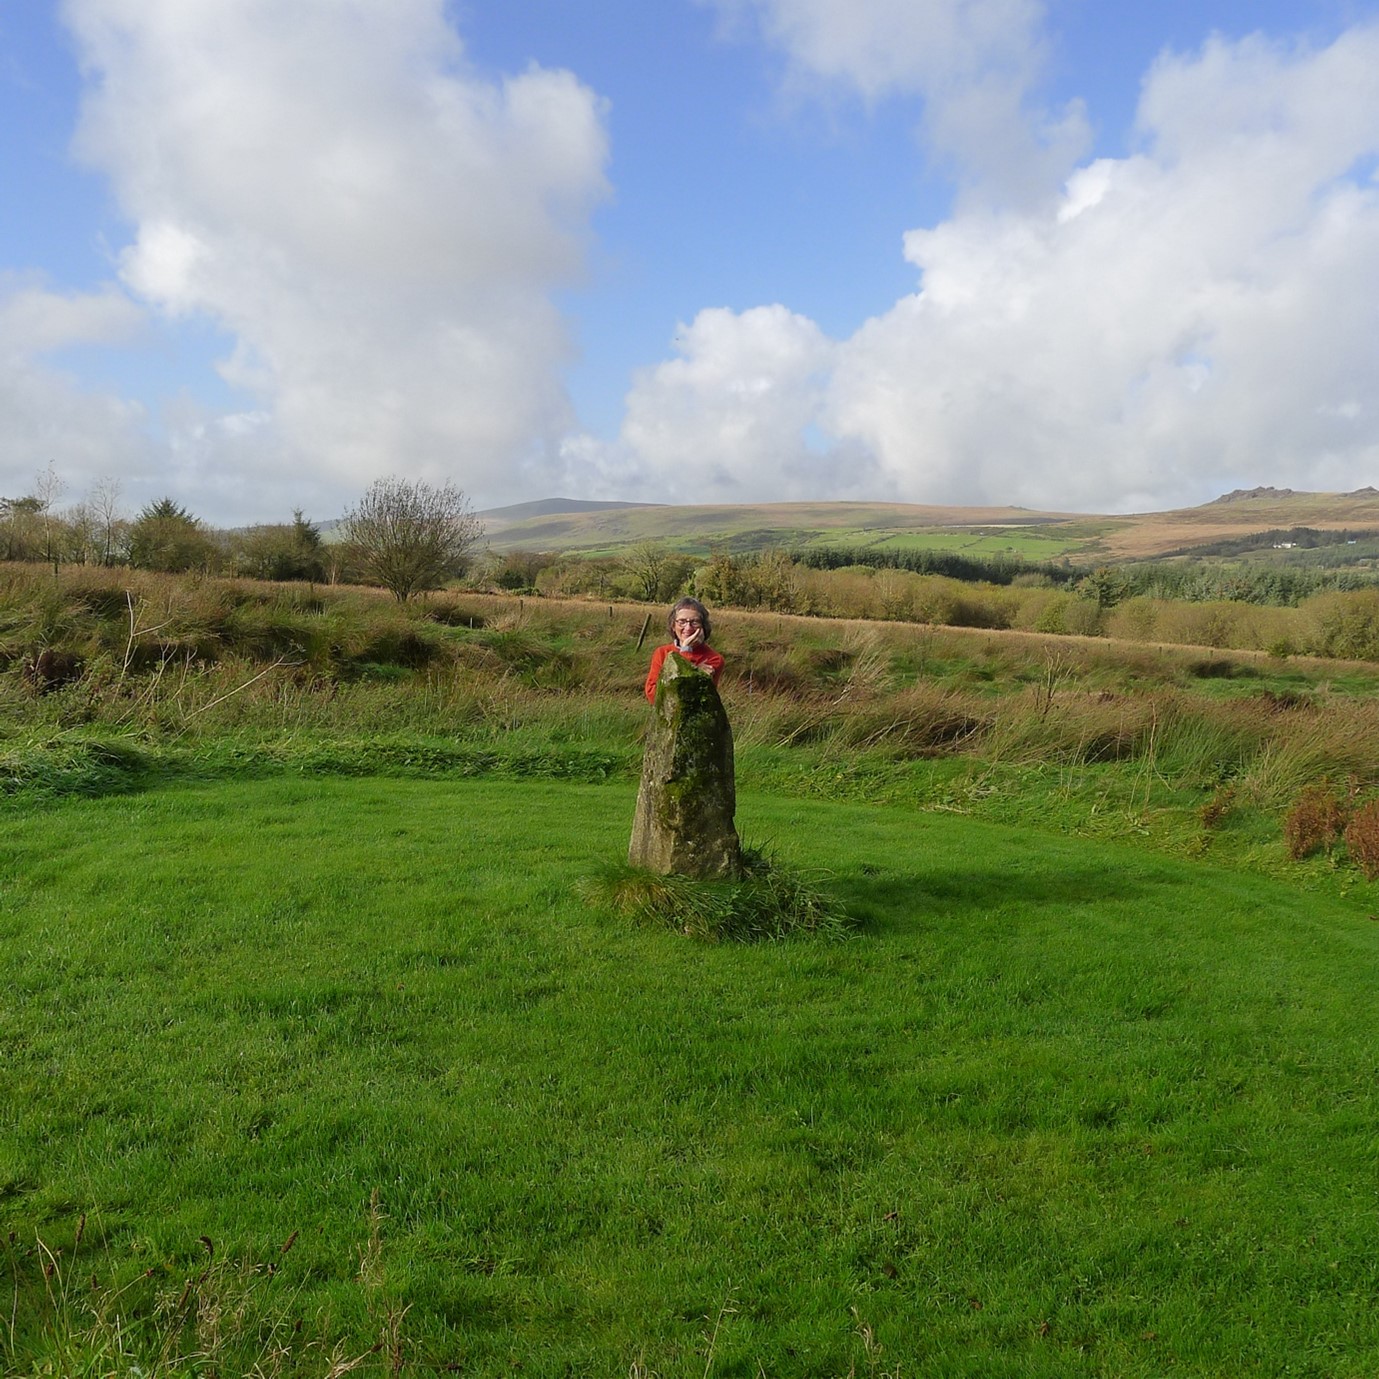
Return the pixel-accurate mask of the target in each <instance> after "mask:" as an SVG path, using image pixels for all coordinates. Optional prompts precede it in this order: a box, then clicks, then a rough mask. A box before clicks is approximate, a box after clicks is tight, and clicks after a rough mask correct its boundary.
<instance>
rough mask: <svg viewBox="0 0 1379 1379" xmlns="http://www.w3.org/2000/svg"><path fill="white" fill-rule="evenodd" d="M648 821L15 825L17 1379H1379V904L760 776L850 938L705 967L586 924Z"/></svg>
mask: <svg viewBox="0 0 1379 1379" xmlns="http://www.w3.org/2000/svg"><path fill="white" fill-rule="evenodd" d="M631 807H632V792H631V789H630V787H628V786H627V785H626V784H617V785H607V786H592V785H591V786H584V785H572V784H568V783H561V782H542V781H529V782H512V781H506V782H499V781H493V780H482V779H480V780H470V781H426V780H391V779H384V778H374V779H362V780H353V779H352V780H341V779H303V778H300V777H298V778H279V779H266V780H255V781H239V782H222V783H209V784H205V785H201V786H190V785H183V786H168V787H165V788H162V789H159V790H156V791H151V792H148V793H144V794H133V795H127V796H122V797H112V798H107V799H97V800H68V801H65V802H60V803H56V804H48V805H43V806H42V807H34V808H31V809H28V810H25V809H23V808H20V807H14V806H11V807H8V808H7V809H6V812H5V814H4V817H3V825H4V828H3V839H2V840H0V963H2V964H3V970H4V973H5V983H4V986H3V988H0V1046H2V1047H3V1049H4V1051H5V1057H4V1060H3V1063H2V1064H0V1238H5V1237H7V1238H8V1244H6V1245H5V1246H4V1247H3V1248H4V1266H5V1269H6V1271H7V1274H8V1275H9V1283H8V1287H9V1290H10V1291H11V1293H12V1304H11V1301H10V1300H7V1305H6V1307H5V1309H4V1310H5V1314H6V1318H5V1324H4V1325H0V1369H3V1370H4V1372H5V1373H31V1372H33V1373H72V1374H76V1373H112V1374H133V1373H134V1369H133V1366H134V1365H136V1364H137V1365H138V1366H139V1368H140V1371H141V1372H142V1373H143V1374H145V1375H148V1374H152V1373H165V1374H169V1375H171V1374H179V1375H180V1374H192V1373H210V1372H212V1370H214V1371H215V1372H218V1373H221V1374H225V1375H230V1374H239V1373H249V1372H251V1371H252V1369H253V1366H257V1367H258V1371H257V1372H262V1373H271V1372H282V1373H293V1374H295V1373H301V1374H327V1373H330V1372H332V1366H334V1367H335V1372H337V1373H342V1372H344V1371H343V1370H342V1369H340V1366H341V1365H342V1364H345V1363H348V1362H349V1361H350V1360H352V1359H355V1358H360V1357H363V1359H362V1362H361V1365H360V1367H359V1370H357V1371H355V1372H367V1371H370V1370H372V1371H374V1372H379V1371H387V1370H397V1369H399V1368H400V1369H401V1370H402V1371H403V1372H419V1373H420V1372H430V1371H434V1370H446V1369H447V1368H448V1369H451V1370H452V1371H453V1372H458V1373H464V1374H473V1375H497V1374H500V1373H501V1374H512V1373H521V1374H523V1375H541V1376H547V1375H550V1376H555V1375H567V1374H577V1375H583V1374H590V1375H595V1374H597V1375H621V1374H639V1375H644V1376H645V1375H651V1374H657V1375H661V1376H681V1375H694V1376H702V1375H707V1374H712V1375H717V1376H727V1375H741V1376H756V1375H759V1374H765V1375H770V1376H777V1375H801V1376H804V1375H810V1376H815V1375H818V1376H830V1375H837V1376H843V1375H848V1374H850V1373H856V1374H876V1375H882V1374H885V1375H895V1374H905V1375H918V1374H924V1375H970V1376H983V1377H984V1379H985V1377H986V1376H993V1375H1011V1376H1050V1379H1052V1377H1053V1376H1065V1375H1107V1376H1112V1375H1114V1376H1120V1375H1129V1376H1138V1375H1143V1376H1150V1375H1162V1374H1166V1373H1174V1374H1182V1375H1223V1376H1224V1375H1231V1376H1236V1375H1242V1374H1251V1375H1254V1374H1259V1375H1265V1374H1284V1373H1287V1374H1293V1375H1316V1376H1327V1379H1333V1377H1335V1376H1361V1375H1371V1374H1373V1373H1374V1372H1375V1371H1376V1369H1379V1307H1376V1303H1379V1254H1377V1253H1376V1251H1375V1249H1374V1241H1375V1239H1376V1235H1377V1234H1379V1174H1377V1173H1376V1170H1377V1169H1379V1129H1377V1128H1376V1127H1379V1031H1377V1030H1376V1021H1375V1019H1374V991H1375V989H1376V984H1377V979H1379V923H1376V922H1375V921H1374V917H1373V916H1372V914H1371V910H1370V906H1371V905H1372V904H1373V902H1374V897H1373V894H1372V890H1371V888H1370V887H1368V886H1361V887H1359V888H1358V889H1357V890H1356V891H1355V892H1354V893H1353V894H1352V896H1351V897H1350V898H1342V897H1337V896H1322V895H1317V894H1309V895H1302V894H1299V893H1298V892H1297V891H1295V890H1293V889H1290V888H1289V887H1287V886H1286V885H1284V884H1281V883H1278V882H1275V881H1272V880H1270V879H1268V878H1265V877H1260V876H1255V875H1246V874H1243V873H1237V872H1231V871H1223V870H1214V869H1212V868H1210V867H1207V866H1205V865H1203V864H1200V863H1187V862H1182V861H1179V860H1176V859H1172V858H1165V857H1153V856H1148V855H1146V854H1144V853H1142V852H1137V851H1135V850H1133V849H1132V848H1130V847H1125V846H1120V845H1117V844H1115V843H1111V842H1103V841H1096V842H1089V841H1086V840H1075V839H1066V840H1065V839H1061V838H1057V837H1051V836H1049V835H1047V834H1044V833H1040V832H1036V831H1033V830H1027V829H1020V828H1000V827H995V826H992V825H984V824H979V823H976V822H973V821H971V820H969V819H965V818H962V817H959V816H956V815H951V814H942V813H939V814H923V815H921V814H918V813H915V812H913V811H910V810H905V809H900V808H892V809H883V808H878V807H868V806H862V805H858V806H849V805H840V804H834V803H825V802H809V801H786V800H781V799H775V798H768V797H762V796H755V795H751V794H748V795H747V796H745V797H744V798H743V800H742V801H741V804H740V809H739V822H740V824H741V825H742V827H743V829H744V832H745V834H746V836H747V837H748V838H749V839H750V840H752V841H755V842H758V843H763V842H764V843H767V844H770V845H772V846H774V848H775V850H776V851H777V853H778V855H779V856H780V857H781V858H782V859H784V860H786V861H790V862H793V863H797V864H809V865H816V866H820V867H824V868H827V869H828V871H829V872H831V873H832V881H831V882H830V884H831V886H832V887H833V888H834V889H835V890H836V892H837V893H838V894H840V895H841V896H842V897H843V898H844V899H845V900H846V901H847V903H848V904H849V906H850V907H851V908H852V910H853V911H854V912H855V913H856V914H857V915H858V916H859V917H861V918H862V919H863V920H864V921H865V927H864V929H863V931H862V933H861V934H860V935H859V936H858V937H856V938H854V939H852V940H850V941H848V942H843V943H823V942H818V941H809V940H801V941H793V942H787V943H781V944H776V945H761V946H752V947H746V946H732V945H724V946H710V945H704V944H696V943H691V942H689V941H687V940H685V939H683V938H682V937H681V936H679V935H677V934H674V933H671V932H667V931H661V930H656V929H633V928H630V927H628V925H627V924H626V923H625V922H623V921H619V920H614V919H611V918H609V917H607V916H604V915H600V914H598V913H596V912H594V911H592V910H590V909H589V908H587V907H586V906H585V905H584V904H583V903H581V902H580V900H579V899H578V898H577V896H576V894H575V890H574V884H575V882H576V881H577V879H578V878H579V877H581V876H585V875H588V874H590V873H591V872H593V871H594V870H596V869H597V868H598V867H599V866H600V865H601V864H603V863H604V862H605V861H608V860H610V859H616V858H617V857H618V856H619V855H620V854H621V852H622V851H623V849H624V847H625V844H626V836H627V826H628V823H629V820H630V815H631ZM83 1214H84V1215H85V1218H86V1224H85V1226H84V1228H83V1227H81V1225H80V1223H81V1220H82V1217H83ZM79 1233H80V1236H81V1239H80V1241H79V1242H77V1239H76V1238H77V1236H78V1234H79ZM201 1237H204V1240H202V1239H200V1238H201ZM289 1241H290V1242H291V1244H290V1248H289V1249H288V1250H287V1251H286V1252H283V1247H284V1245H287V1244H288V1242H289ZM270 1266H271V1270H270ZM45 1273H46V1275H47V1276H46V1277H45ZM298 1323H300V1326H298ZM375 1345H378V1346H379V1349H378V1350H377V1351H376V1352H374V1353H372V1354H367V1352H369V1351H370V1348H371V1347H373V1346H375ZM198 1357H199V1358H198Z"/></svg>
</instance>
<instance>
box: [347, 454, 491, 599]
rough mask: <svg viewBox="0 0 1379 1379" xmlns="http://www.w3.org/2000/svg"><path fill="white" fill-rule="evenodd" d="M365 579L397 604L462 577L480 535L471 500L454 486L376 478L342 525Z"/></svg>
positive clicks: (481, 529) (479, 522) (481, 532)
mask: <svg viewBox="0 0 1379 1379" xmlns="http://www.w3.org/2000/svg"><path fill="white" fill-rule="evenodd" d="M341 528H342V530H343V532H344V537H345V540H346V541H347V542H349V544H350V546H351V547H352V548H353V551H354V556H355V560H356V562H357V564H358V566H359V569H360V572H361V573H362V574H363V575H364V576H365V578H367V579H370V580H372V581H373V582H374V583H375V584H381V585H382V586H383V588H385V589H387V590H388V592H389V593H391V594H392V596H393V597H394V598H395V599H397V601H398V602H399V603H405V602H406V601H407V600H408V599H409V598H411V596H412V595H413V594H414V593H416V592H417V591H418V590H420V589H434V588H436V587H437V586H439V585H440V584H441V583H443V582H444V580H445V579H447V578H448V577H449V576H451V575H457V574H461V573H463V571H464V568H465V565H466V557H467V556H468V553H469V550H470V548H471V547H472V546H473V545H474V543H475V542H476V541H478V540H479V539H480V538H481V537H482V536H483V534H484V525H483V523H482V522H481V521H480V520H479V519H478V518H477V517H476V516H475V515H474V513H473V512H471V511H470V508H469V500H468V499H467V498H466V497H465V495H464V494H463V493H462V492H461V491H460V490H459V489H457V488H455V487H454V486H453V485H452V484H448V483H447V484H442V485H441V486H440V487H439V488H436V487H433V486H432V485H431V484H428V483H425V482H424V481H422V480H415V481H414V480H411V479H399V478H389V479H379V480H377V481H376V482H375V483H374V484H373V486H372V487H371V488H370V489H369V491H368V492H367V493H366V494H365V495H364V496H363V498H361V499H360V500H359V504H358V506H357V507H354V508H352V509H351V510H350V511H349V512H347V513H346V514H345V516H344V519H343V521H342V522H341Z"/></svg>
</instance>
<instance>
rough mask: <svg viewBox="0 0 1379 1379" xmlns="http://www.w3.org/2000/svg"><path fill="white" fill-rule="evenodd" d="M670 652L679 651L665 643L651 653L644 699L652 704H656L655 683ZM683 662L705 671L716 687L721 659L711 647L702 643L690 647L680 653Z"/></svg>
mask: <svg viewBox="0 0 1379 1379" xmlns="http://www.w3.org/2000/svg"><path fill="white" fill-rule="evenodd" d="M672 651H680V648H679V647H678V646H676V645H675V643H674V642H667V643H666V644H665V646H658V647H657V648H656V650H655V651H653V652H652V653H651V670H650V672H649V673H648V674H647V677H646V697H647V700H648V701H649V702H650V703H652V704H654V703H655V702H656V681H657V680H659V679H660V678H661V666H662V665H664V664H665V659H666V657H667V656H669V655H670V653H671V652H672ZM680 655H682V656H683V657H684V658H685V660H687V661H688V662H689V663H690V665H692V666H693V667H694V668H695V669H696V670H706V671H707V672H708V673H709V678H710V679H711V680H712V681H713V682H714V684H715V685H716V684H717V683H718V676H719V673H720V672H721V671H722V669H723V658H722V657H721V656H720V655H719V654H718V652H716V651H715V650H714V649H713V647H711V646H705V645H704V644H703V643H702V642H701V643H700V644H699V645H698V646H692V647H690V649H689V650H688V651H680Z"/></svg>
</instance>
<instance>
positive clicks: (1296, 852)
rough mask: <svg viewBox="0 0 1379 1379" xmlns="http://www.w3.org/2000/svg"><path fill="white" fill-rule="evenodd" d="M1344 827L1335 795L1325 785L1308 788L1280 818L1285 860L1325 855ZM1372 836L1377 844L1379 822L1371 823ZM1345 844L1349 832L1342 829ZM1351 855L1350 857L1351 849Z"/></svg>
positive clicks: (1378, 850)
mask: <svg viewBox="0 0 1379 1379" xmlns="http://www.w3.org/2000/svg"><path fill="white" fill-rule="evenodd" d="M1369 807H1370V808H1374V806H1369ZM1357 817H1358V816H1357ZM1345 827H1346V822H1345V811H1344V809H1342V807H1341V802H1340V801H1339V800H1338V799H1337V798H1336V797H1335V795H1334V794H1332V792H1331V791H1330V790H1328V789H1327V788H1326V787H1325V786H1322V785H1312V786H1308V788H1307V789H1306V790H1304V791H1303V792H1302V794H1301V795H1299V796H1298V798H1297V800H1296V801H1295V802H1294V804H1293V807H1292V808H1291V809H1290V810H1289V811H1288V813H1287V814H1286V815H1285V816H1284V820H1283V838H1284V841H1285V843H1287V845H1288V855H1289V857H1291V858H1292V859H1293V860H1294V861H1295V862H1297V861H1301V860H1302V858H1304V857H1310V856H1311V855H1312V854H1313V853H1314V852H1320V851H1322V850H1323V849H1325V850H1326V851H1328V852H1329V851H1330V850H1331V848H1332V847H1333V846H1334V845H1335V842H1336V839H1337V838H1339V837H1340V836H1341V830H1342V829H1344V828H1345ZM1373 836H1374V838H1375V841H1376V844H1377V845H1379V819H1376V821H1375V825H1374V835H1373ZM1346 842H1347V844H1349V842H1350V831H1349V829H1346ZM1351 855H1352V856H1354V851H1353V850H1352V853H1351ZM1375 856H1376V857H1379V846H1376V852H1375Z"/></svg>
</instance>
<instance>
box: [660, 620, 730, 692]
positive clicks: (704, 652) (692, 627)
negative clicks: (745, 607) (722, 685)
mask: <svg viewBox="0 0 1379 1379" xmlns="http://www.w3.org/2000/svg"><path fill="white" fill-rule="evenodd" d="M666 627H667V628H668V629H669V631H670V636H671V640H670V641H669V642H667V643H666V645H665V646H658V647H657V648H656V650H655V651H654V652H652V654H651V671H650V673H649V674H648V675H647V677H646V697H647V699H648V701H649V702H651V703H653V704H654V703H655V702H656V681H657V680H659V679H660V678H661V666H662V665H663V664H664V663H665V659H666V657H667V656H669V655H670V653H671V652H672V651H678V652H679V653H680V655H682V656H683V657H684V658H685V660H687V661H688V662H689V663H690V665H692V666H693V667H694V668H695V669H696V670H702V671H703V672H704V673H705V674H706V675H708V676H709V677H710V678H711V679H712V680H713V682H714V684H715V685H716V684H717V683H718V676H719V673H720V672H721V671H722V669H723V658H722V657H721V656H720V655H719V654H718V652H716V651H715V650H714V649H713V648H712V647H711V646H710V645H709V636H710V634H711V633H712V631H713V626H712V624H711V623H710V622H709V610H708V609H707V608H705V607H704V605H703V604H702V603H700V602H699V600H698V599H691V598H683V599H681V600H680V601H679V602H678V603H677V604H676V605H675V606H674V607H673V608H672V609H671V610H670V616H669V617H668V618H667V619H666Z"/></svg>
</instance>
